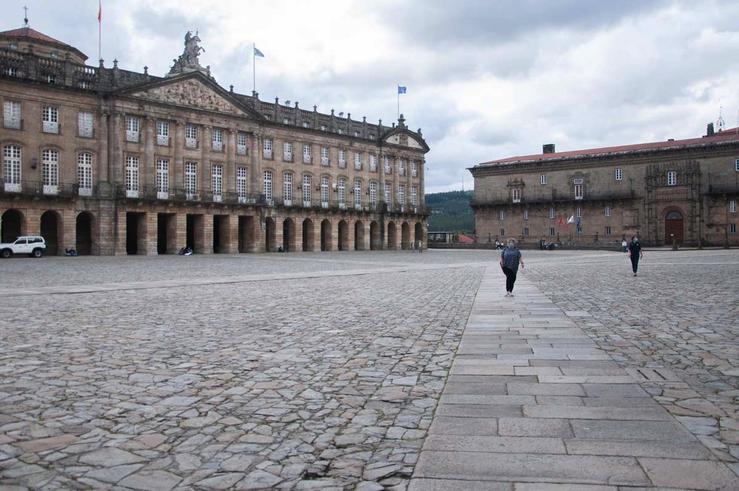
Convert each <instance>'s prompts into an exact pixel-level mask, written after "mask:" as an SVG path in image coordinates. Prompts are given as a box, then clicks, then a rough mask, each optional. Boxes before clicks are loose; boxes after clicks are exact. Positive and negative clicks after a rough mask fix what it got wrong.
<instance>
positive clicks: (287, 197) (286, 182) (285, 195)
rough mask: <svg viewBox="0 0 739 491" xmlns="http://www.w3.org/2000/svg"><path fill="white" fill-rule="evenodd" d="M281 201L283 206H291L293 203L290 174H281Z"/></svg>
mask: <svg viewBox="0 0 739 491" xmlns="http://www.w3.org/2000/svg"><path fill="white" fill-rule="evenodd" d="M282 199H283V201H284V203H285V206H291V205H292V203H293V175H292V172H285V173H283V174H282Z"/></svg>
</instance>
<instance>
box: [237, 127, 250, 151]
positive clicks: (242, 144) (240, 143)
mask: <svg viewBox="0 0 739 491" xmlns="http://www.w3.org/2000/svg"><path fill="white" fill-rule="evenodd" d="M236 153H237V154H239V155H246V154H247V153H248V147H247V139H246V133H243V132H241V131H239V132H238V133H236Z"/></svg>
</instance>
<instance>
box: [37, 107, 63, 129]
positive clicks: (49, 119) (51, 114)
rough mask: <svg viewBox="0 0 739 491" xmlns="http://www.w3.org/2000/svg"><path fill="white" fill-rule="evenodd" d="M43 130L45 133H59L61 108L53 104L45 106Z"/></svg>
mask: <svg viewBox="0 0 739 491" xmlns="http://www.w3.org/2000/svg"><path fill="white" fill-rule="evenodd" d="M41 130H42V131H43V132H44V133H59V109H57V108H55V107H52V106H44V109H43V111H42V124H41Z"/></svg>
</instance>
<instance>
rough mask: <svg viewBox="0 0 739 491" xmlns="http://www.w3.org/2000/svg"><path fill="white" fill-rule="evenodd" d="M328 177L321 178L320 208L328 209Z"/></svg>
mask: <svg viewBox="0 0 739 491" xmlns="http://www.w3.org/2000/svg"><path fill="white" fill-rule="evenodd" d="M328 181H329V178H328V176H321V206H322V207H324V208H328V187H329V182H328Z"/></svg>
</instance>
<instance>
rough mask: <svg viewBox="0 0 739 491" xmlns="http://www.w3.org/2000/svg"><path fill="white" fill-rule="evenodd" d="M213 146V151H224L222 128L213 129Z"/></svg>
mask: <svg viewBox="0 0 739 491" xmlns="http://www.w3.org/2000/svg"><path fill="white" fill-rule="evenodd" d="M211 144H212V147H213V150H215V151H216V152H222V151H223V130H222V129H220V128H213V129H212V130H211Z"/></svg>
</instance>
